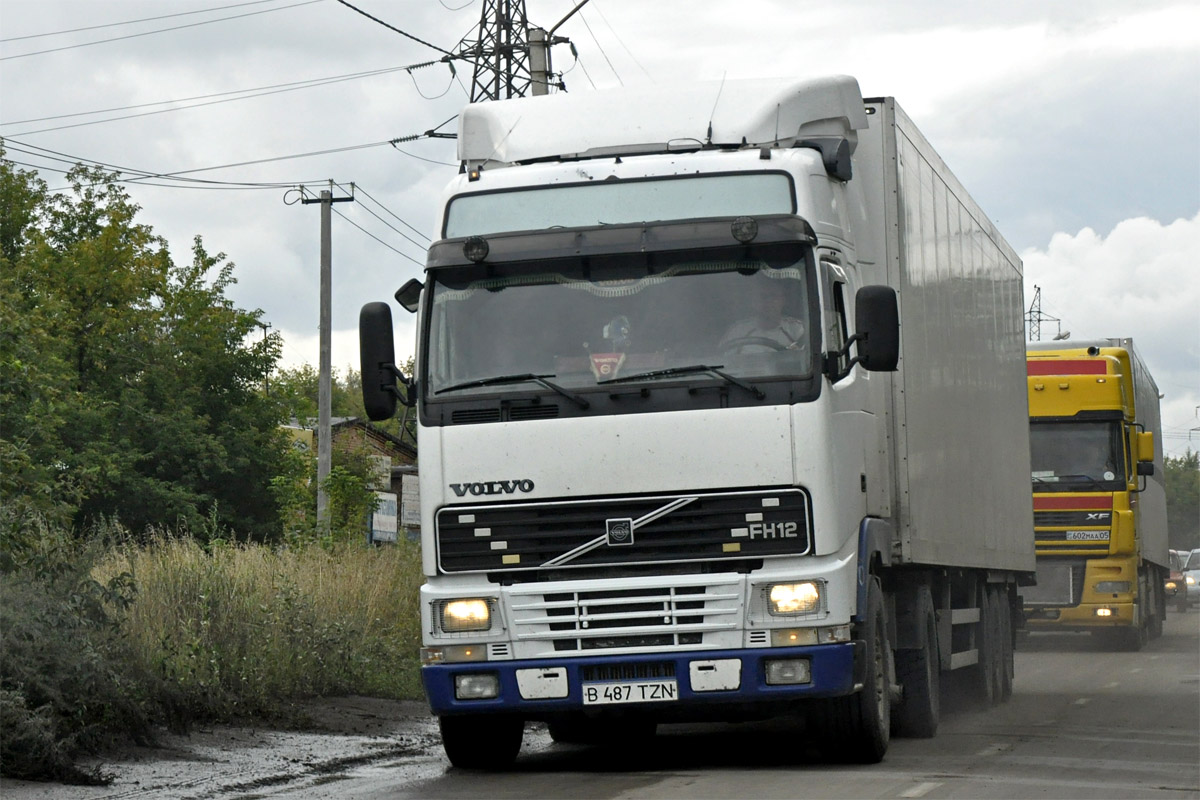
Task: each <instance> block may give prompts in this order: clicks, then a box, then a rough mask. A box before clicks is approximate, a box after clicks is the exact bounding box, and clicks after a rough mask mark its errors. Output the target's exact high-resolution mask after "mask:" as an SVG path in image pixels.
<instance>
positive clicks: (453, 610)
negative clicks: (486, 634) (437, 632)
mask: <svg viewBox="0 0 1200 800" xmlns="http://www.w3.org/2000/svg"><path fill="white" fill-rule="evenodd" d="M438 617H439V621H440V624H441V628H442V630H443V631H444V632H446V633H459V632H461V631H486V630H487V629H488V628H490V627H492V608H491V602H490V601H488V600H484V599H482V598H472V599H469V600H446V601H444V602H443V603H442V604H441V609H440V613H439V614H438Z"/></svg>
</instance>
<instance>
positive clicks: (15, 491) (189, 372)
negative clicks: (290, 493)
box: [0, 160, 284, 539]
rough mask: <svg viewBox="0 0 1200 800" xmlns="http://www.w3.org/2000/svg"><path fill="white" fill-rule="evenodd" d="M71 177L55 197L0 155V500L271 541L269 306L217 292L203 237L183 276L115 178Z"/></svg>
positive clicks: (218, 276)
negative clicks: (211, 525) (214, 525)
mask: <svg viewBox="0 0 1200 800" xmlns="http://www.w3.org/2000/svg"><path fill="white" fill-rule="evenodd" d="M68 181H69V183H70V184H71V187H72V188H71V191H69V192H62V193H57V194H50V193H48V192H47V191H46V187H45V184H44V182H42V181H41V180H39V179H38V178H37V176H36V175H35V174H33V173H28V172H21V171H18V170H15V169H14V165H12V164H11V162H8V161H3V160H0V196H2V197H3V198H4V199H5V203H6V210H5V214H4V218H5V222H4V224H3V226H0V253H2V257H3V259H4V261H3V264H2V267H3V270H2V277H0V311H2V313H3V320H2V321H3V325H2V326H0V327H2V328H3V334H0V365H2V366H3V373H4V377H3V381H4V382H3V384H0V401H2V402H0V457H2V458H3V463H2V464H0V467H2V468H3V469H2V471H0V472H2V474H3V476H4V477H3V478H2V479H0V490H2V491H3V497H2V498H0V499H3V501H4V502H5V504H6V505H7V504H8V503H10V502H15V503H18V504H20V505H21V506H22V507H25V508H28V509H30V510H36V511H39V512H41V513H51V514H58V515H59V516H63V515H69V517H71V518H72V519H73V522H74V523H76V524H77V525H79V524H82V523H84V522H86V521H87V520H92V519H100V518H104V517H116V518H119V519H120V520H121V521H122V522H123V523H125V524H126V525H127V526H128V527H129V528H130V529H131V530H134V531H141V530H144V529H145V528H146V527H147V526H154V525H163V524H166V525H177V524H183V525H186V526H188V527H190V528H191V529H192V530H193V531H195V532H200V531H203V530H205V529H206V525H205V520H207V519H212V518H218V519H220V520H222V521H224V522H225V523H226V524H227V525H230V526H232V527H234V528H235V529H236V530H238V531H241V532H243V533H244V534H246V535H248V536H252V537H254V538H260V539H261V538H268V537H271V536H274V535H276V534H277V531H278V515H277V513H276V510H275V507H274V505H273V503H272V502H271V496H270V489H269V481H270V478H271V477H272V475H274V474H276V472H277V471H278V469H279V468H280V464H281V458H282V455H283V451H284V443H283V437H282V434H281V432H280V431H279V429H278V424H279V422H280V421H281V420H282V410H281V407H280V405H279V404H277V403H275V402H273V401H272V400H271V399H270V398H268V397H266V396H264V394H263V393H262V391H261V387H262V385H263V382H264V379H265V377H266V376H267V375H269V374H270V372H271V371H272V370H273V369H274V366H275V363H276V362H277V361H278V357H279V350H280V344H281V343H280V340H279V337H278V335H273V336H268V337H265V338H264V337H261V336H252V335H251V334H252V333H257V331H258V330H259V328H260V326H261V316H262V312H261V311H246V310H243V309H240V308H237V307H236V306H234V304H233V303H232V301H230V300H229V299H228V298H227V297H226V296H225V292H226V291H227V289H228V288H229V286H230V285H232V284H233V283H234V282H235V281H234V278H233V269H234V265H233V264H232V263H230V262H228V261H227V260H226V259H225V256H224V254H216V255H210V254H209V253H208V252H207V250H206V249H205V248H204V245H203V243H202V241H201V240H200V238H199V237H197V238H196V240H195V242H194V244H193V247H192V261H191V263H189V264H185V265H176V264H174V263H173V262H172V260H171V256H170V253H169V251H168V250H167V247H166V243H165V242H164V241H163V240H162V238H161V237H158V236H156V235H155V234H154V233H153V231H152V230H151V229H150V227H149V226H147V225H143V224H140V223H138V222H137V221H136V216H137V213H138V211H139V210H140V209H139V207H138V206H137V205H136V204H134V203H132V202H131V201H130V198H129V196H128V194H127V193H126V191H125V190H124V189H123V188H122V187H121V186H120V185H119V184H117V183H116V176H115V175H113V174H111V173H106V172H104V171H102V170H98V169H89V168H85V167H76V168H75V169H73V170H72V171H71V172H70V173H69V175H68ZM10 198H11V202H10ZM9 208H12V209H15V213H14V214H11V215H10V213H9Z"/></svg>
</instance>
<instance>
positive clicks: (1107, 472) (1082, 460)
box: [1029, 422, 1125, 491]
mask: <svg viewBox="0 0 1200 800" xmlns="http://www.w3.org/2000/svg"><path fill="white" fill-rule="evenodd" d="M1029 444H1030V452H1031V456H1032V459H1031V460H1032V477H1033V487H1034V489H1035V490H1038V489H1041V490H1043V491H1045V490H1046V489H1047V486H1048V485H1049V486H1050V487H1057V490H1061V489H1062V488H1063V484H1069V485H1070V486H1071V488H1072V489H1084V490H1086V489H1101V490H1104V489H1107V490H1110V491H1112V490H1115V489H1117V488H1119V487H1117V486H1114V484H1115V483H1120V484H1123V483H1124V482H1125V456H1124V448H1123V447H1122V446H1121V425H1120V423H1117V422H1034V423H1033V424H1031V425H1030V426H1029ZM1050 490H1051V491H1054V490H1055V489H1054V488H1051V489H1050Z"/></svg>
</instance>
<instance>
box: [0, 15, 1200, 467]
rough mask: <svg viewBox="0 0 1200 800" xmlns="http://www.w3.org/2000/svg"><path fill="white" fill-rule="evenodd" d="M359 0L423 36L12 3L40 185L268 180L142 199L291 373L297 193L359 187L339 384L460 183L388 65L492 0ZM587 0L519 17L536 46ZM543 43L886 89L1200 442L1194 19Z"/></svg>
mask: <svg viewBox="0 0 1200 800" xmlns="http://www.w3.org/2000/svg"><path fill="white" fill-rule="evenodd" d="M351 2H353V4H354V5H355V6H357V7H358V8H360V9H362V10H363V11H366V12H368V13H370V14H371V15H373V16H375V17H377V18H379V19H380V20H382V21H384V22H386V23H388V24H390V25H391V26H392V27H394V28H397V29H399V30H401V31H403V32H405V33H407V34H410V35H411V36H412V37H416V39H419V40H423V42H425V43H428V44H424V43H422V42H419V41H416V40H414V39H413V38H408V37H406V36H404V35H401V34H400V33H398V32H397V31H395V30H391V29H389V28H388V27H385V26H384V25H381V24H379V23H378V22H374V21H372V20H370V19H368V18H366V17H364V16H362V15H360V14H358V13H356V12H355V11H354V10H352V9H351V8H348V7H347V6H346V5H344V4H342V3H339V2H338V1H337V0H257V2H246V1H245V0H241V1H239V0H209V1H208V2H205V1H204V0H173V2H171V3H164V2H161V0H120V1H118V0H0V136H3V137H4V138H5V140H6V147H7V148H8V157H9V158H10V159H12V160H14V161H17V162H21V163H23V164H27V165H33V166H36V167H37V168H38V169H39V172H40V174H41V175H42V176H43V177H44V178H45V179H46V180H47V181H48V182H49V184H50V186H51V187H52V188H57V187H60V186H62V185H63V181H62V175H61V173H60V172H56V171H55V170H62V169H65V168H66V167H67V166H68V165H69V163H71V162H74V161H76V160H82V161H86V162H99V163H102V164H106V165H111V166H115V167H120V168H121V169H122V170H124V171H125V174H126V175H133V174H138V173H143V174H144V173H149V174H151V175H165V174H171V175H178V174H179V173H186V175H183V176H180V177H186V178H189V179H202V180H205V181H224V182H233V183H236V184H238V185H239V186H244V185H246V184H270V186H268V187H248V188H233V187H230V186H228V185H223V184H212V183H206V184H200V183H195V182H191V183H187V184H185V183H184V182H183V181H181V180H178V179H167V178H155V179H143V180H138V181H136V182H134V183H131V184H130V192H131V193H132V195H133V197H134V199H135V200H136V201H137V202H138V203H139V204H140V205H141V206H142V207H143V212H142V217H141V220H142V221H143V222H145V223H148V224H150V225H152V226H153V227H154V229H155V231H156V232H157V233H159V234H160V235H162V236H163V237H165V238H166V239H167V241H168V242H169V243H170V246H171V249H172V252H173V254H174V257H175V258H176V260H187V259H189V258H190V255H189V248H190V246H191V241H192V239H193V237H195V236H196V235H200V236H202V237H203V238H204V241H205V245H206V247H207V248H208V249H209V250H210V252H217V251H222V252H225V253H227V254H228V256H229V258H230V259H231V260H233V261H234V262H235V263H236V264H237V269H236V271H235V274H236V276H237V278H238V285H237V286H236V287H234V288H233V290H232V292H231V294H232V295H233V297H234V299H235V301H237V302H238V303H239V304H240V305H242V306H244V307H247V308H261V309H262V310H263V311H264V312H265V316H266V319H267V321H268V322H269V323H270V324H271V325H272V327H273V329H274V330H276V331H280V332H282V333H283V335H284V337H285V341H286V345H285V348H284V359H285V362H286V363H287V364H289V365H295V364H300V363H304V362H307V363H310V364H314V365H315V364H316V362H317V360H318V349H317V325H318V321H317V314H318V286H319V272H318V265H319V239H318V235H319V214H320V212H319V210H318V206H316V205H301V204H295V203H292V202H291V201H293V200H294V199H295V198H296V194H295V193H294V192H293V193H286V192H285V188H284V186H286V185H296V184H304V185H305V186H307V187H308V189H309V190H310V191H313V192H316V191H319V190H320V189H321V188H327V187H328V181H330V180H332V181H334V182H336V183H337V184H340V185H343V186H346V187H347V188H348V185H349V184H350V183H351V182H354V183H355V184H356V185H357V186H358V187H359V190H358V193H357V201H356V202H354V203H341V204H338V205H335V206H334V209H335V210H336V212H337V215H335V217H334V220H333V265H334V266H333V274H334V277H333V306H334V316H333V329H334V336H333V342H334V365H335V367H337V368H339V369H344V368H346V367H348V366H351V365H354V364H356V363H357V360H358V357H357V352H356V351H357V333H356V330H355V326H356V325H357V316H358V309H359V308H360V307H361V306H362V304H363V303H364V302H367V301H370V300H379V299H382V300H388V299H390V297H391V295H392V293H393V292H394V291H395V289H396V288H397V287H399V286H400V284H402V283H403V282H404V281H406V280H408V279H409V278H412V277H418V276H419V275H420V272H421V266H420V265H421V264H422V263H423V260H424V256H423V247H424V246H425V245H426V244H427V243H428V237H429V235H430V234H431V232H432V226H433V219H434V213H435V207H436V204H437V201H438V198H439V196H440V191H441V187H442V186H443V185H444V184H445V183H446V182H447V181H448V180H449V179H450V177H451V176H452V175H453V174H454V172H455V169H456V164H455V149H454V142H453V141H451V140H446V139H428V138H425V139H418V140H415V141H410V142H406V143H403V144H400V145H398V146H392V145H389V144H387V142H388V141H389V140H392V139H395V138H400V137H408V136H412V135H415V134H421V133H423V132H425V131H428V130H430V129H433V128H436V127H437V126H441V125H442V124H443V123H446V122H447V121H448V120H450V119H451V118H452V117H453V116H454V115H455V114H456V113H457V111H458V110H459V108H461V106H462V105H463V104H464V103H465V102H466V99H467V90H468V89H469V87H470V78H471V75H470V71H469V67H468V66H463V65H461V64H460V66H459V67H458V70H457V74H453V73H452V72H451V71H450V69H449V68H448V66H447V65H446V64H444V63H437V64H434V65H431V66H424V67H420V68H415V69H412V70H406V69H402V68H404V67H409V66H411V65H418V64H423V63H424V62H428V61H431V60H437V59H440V58H441V56H442V53H441V52H439V50H438V49H435V48H440V49H441V50H449V51H454V50H456V49H457V46H458V45H459V43H460V41H461V40H463V39H464V38H467V39H472V38H474V36H475V31H476V29H477V27H478V24H479V15H480V10H481V7H482V4H483V3H482V0H391V2H385V0H351ZM576 2H577V0H527V2H526V9H527V12H528V15H529V18H530V21H531V22H532V23H533V24H537V25H540V26H542V27H550V26H553V25H554V24H555V23H557V22H558V21H559V20H561V19H562V18H563V17H564V16H566V15H567V13H568V12H569V11H570V10H571V9H572V7H573V6H574V5H575V3H576ZM152 18H157V19H152ZM117 23H120V24H117ZM46 34H54V35H46ZM558 34H559V35H561V36H565V37H567V38H569V39H570V40H571V42H572V43H573V45H574V48H575V50H576V52H577V53H578V58H576V57H574V56H573V55H572V53H571V51H570V50H569V49H568V47H567V45H560V46H557V47H556V48H555V50H554V52H553V58H554V67H555V69H556V70H560V71H563V72H564V73H565V75H564V81H565V83H566V85H567V89H568V91H571V92H587V91H591V90H592V89H593V88H610V87H616V86H620V85H625V86H632V85H639V84H647V83H655V82H662V83H667V82H675V81H679V80H685V79H692V78H696V79H711V80H720V79H721V78H722V76H727V77H729V78H751V77H777V76H809V75H816V74H828V73H846V74H851V75H854V76H856V77H857V78H858V80H859V83H860V85H861V87H862V90H863V94H864V95H866V96H878V95H892V96H894V97H896V98H897V101H898V102H899V103H900V104H901V105H902V106H903V107H904V108H905V110H906V111H907V112H908V113H909V115H910V116H911V117H912V118H913V119H914V120H915V121H916V122H917V124H918V125H919V126H920V127H921V129H922V130H923V131H924V132H925V134H926V135H927V137H928V138H929V139H930V141H931V142H932V143H933V145H934V146H935V147H936V148H937V150H938V151H939V153H940V154H941V155H942V157H943V158H944V159H945V160H946V162H947V163H948V164H949V165H950V166H951V168H952V169H953V170H954V171H955V173H956V174H957V175H958V176H959V178H960V179H961V180H962V182H963V183H964V185H966V186H967V188H968V189H969V190H970V191H971V193H972V194H973V195H974V197H975V198H976V200H978V201H979V203H980V205H981V206H982V207H983V209H984V210H985V212H986V213H988V214H989V215H990V216H991V217H992V219H993V220H994V221H995V222H996V224H997V226H998V227H999V229H1000V231H1001V232H1002V233H1003V234H1004V236H1005V237H1006V238H1007V239H1008V240H1009V242H1010V243H1011V244H1012V246H1013V247H1014V248H1015V249H1016V250H1017V252H1018V253H1020V254H1021V256H1022V258H1023V260H1024V262H1025V279H1026V281H1025V282H1026V305H1027V306H1028V304H1029V303H1030V302H1031V300H1032V298H1033V294H1034V286H1040V287H1041V309H1042V313H1043V315H1048V316H1050V317H1054V318H1056V319H1057V321H1050V320H1047V321H1044V322H1043V323H1042V335H1043V338H1049V336H1050V335H1052V334H1053V333H1056V332H1059V331H1069V332H1070V334H1071V338H1072V339H1075V340H1078V339H1088V338H1098V337H1107V336H1131V337H1133V338H1134V339H1135V341H1137V342H1138V344H1139V349H1141V351H1142V352H1143V355H1144V357H1145V358H1146V360H1147V362H1148V363H1149V366H1150V370H1151V372H1152V373H1153V374H1154V376H1155V377H1156V379H1157V381H1158V384H1159V388H1160V390H1161V391H1162V392H1163V393H1164V395H1165V397H1164V399H1163V423H1164V432H1165V443H1166V447H1167V451H1168V453H1170V454H1181V453H1182V452H1183V451H1184V450H1185V449H1186V448H1187V447H1189V446H1190V447H1191V448H1192V449H1193V450H1197V449H1200V6H1198V5H1197V4H1196V3H1194V2H1189V1H1188V0H1088V2H1078V1H1077V0H1036V1H1035V0H1007V1H1006V2H995V1H993V0H985V1H984V2H978V3H962V2H952V1H951V0H910V2H905V3H896V2H892V1H891V0H843V2H839V3H833V4H830V3H825V4H820V3H803V2H796V1H795V0H780V1H779V2H775V1H773V0H740V1H739V2H737V3H728V2H705V3H699V2H695V0H691V1H690V2H683V0H656V2H652V3H651V2H645V1H644V0H590V2H589V3H588V4H587V5H586V6H585V7H584V8H583V9H582V10H581V11H580V12H579V13H578V14H576V15H575V16H574V17H572V18H571V19H570V20H568V21H567V22H566V23H564V24H563V25H562V27H561V28H559V30H558ZM429 45H432V46H429ZM361 73H371V74H367V75H362V74H361ZM92 112H96V113H92ZM453 129H454V123H453V122H449V123H448V124H446V125H445V126H444V127H442V128H440V130H442V131H451V132H452V131H453ZM314 153H319V155H311V154H314ZM300 155H302V156H303V157H296V158H292V157H290V156H300ZM228 165H231V166H228ZM212 167H223V168H222V169H209V168H212ZM152 184H166V185H161V186H160V185H152ZM336 191H337V193H338V194H341V193H342V192H341V190H336ZM399 321H400V322H401V323H402V324H403V325H405V326H407V325H408V321H407V319H401V320H399ZM411 346H412V345H411V332H410V331H409V330H408V329H407V328H406V329H405V330H404V331H401V335H400V337H399V339H398V347H399V348H400V349H401V350H402V351H403V350H405V349H411Z"/></svg>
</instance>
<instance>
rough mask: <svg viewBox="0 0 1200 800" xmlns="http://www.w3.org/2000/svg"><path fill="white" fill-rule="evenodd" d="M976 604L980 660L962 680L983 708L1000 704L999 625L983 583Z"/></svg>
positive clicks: (991, 594)
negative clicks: (964, 679)
mask: <svg viewBox="0 0 1200 800" xmlns="http://www.w3.org/2000/svg"><path fill="white" fill-rule="evenodd" d="M976 598H977V601H978V603H979V622H978V623H977V624H976V628H975V649H976V651H977V652H978V653H979V661H978V662H977V663H976V664H975V665H974V666H972V667H967V668H966V670H965V672H966V674H965V676H964V677H965V678H966V680H967V682H968V685H969V686H970V693H971V695H972V696H973V697H974V699H975V701H976V702H977V703H978V704H979V705H981V706H984V707H987V706H994V705H995V704H996V703H998V702H1000V696H1001V686H1000V685H1001V677H1000V675H1001V671H1002V668H1001V665H1000V660H1001V654H1000V652H999V651H1000V641H999V635H998V628H999V626H998V625H997V624H996V617H997V616H998V615H997V614H996V604H995V602H994V601H993V598H994V593H993V592H991V591H990V590H989V589H988V588H987V585H986V584H981V585H980V586H979V588H978V590H977V591H976Z"/></svg>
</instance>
